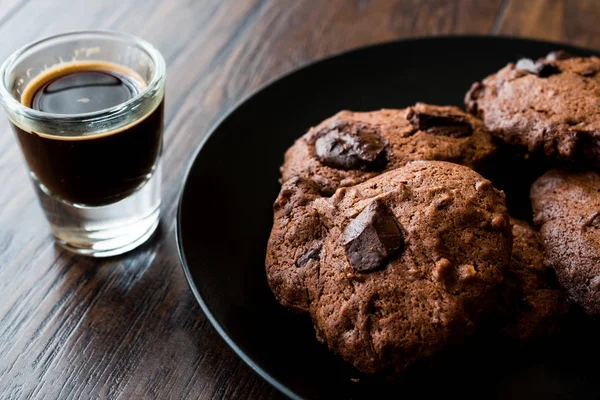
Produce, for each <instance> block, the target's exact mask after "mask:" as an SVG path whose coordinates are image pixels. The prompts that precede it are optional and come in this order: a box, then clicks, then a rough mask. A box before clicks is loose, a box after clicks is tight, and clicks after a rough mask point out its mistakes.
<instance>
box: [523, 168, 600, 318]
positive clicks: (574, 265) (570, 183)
mask: <svg viewBox="0 0 600 400" xmlns="http://www.w3.org/2000/svg"><path fill="white" fill-rule="evenodd" d="M531 201H532V204H533V211H534V214H535V219H534V221H535V223H536V224H537V225H538V226H539V227H540V233H541V235H542V239H543V241H544V252H545V263H546V265H550V266H553V267H554V268H555V270H556V274H557V276H558V280H559V282H560V284H561V286H562V287H563V288H564V289H565V291H566V293H567V296H568V297H569V298H570V299H571V300H573V302H575V303H577V304H579V305H580V306H581V307H582V308H583V309H584V310H585V311H586V312H587V313H588V314H591V315H600V173H598V172H594V171H588V172H575V171H565V170H552V171H549V172H548V173H546V174H545V175H543V176H542V177H540V178H539V179H538V180H537V181H535V182H534V184H533V186H532V187H531Z"/></svg>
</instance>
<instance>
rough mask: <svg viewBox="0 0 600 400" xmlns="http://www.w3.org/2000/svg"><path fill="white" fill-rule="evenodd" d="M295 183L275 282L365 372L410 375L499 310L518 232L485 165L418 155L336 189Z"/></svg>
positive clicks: (279, 214) (279, 230) (286, 197)
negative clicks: (325, 192) (327, 193)
mask: <svg viewBox="0 0 600 400" xmlns="http://www.w3.org/2000/svg"><path fill="white" fill-rule="evenodd" d="M293 182H294V181H292V180H290V181H288V182H286V183H285V184H284V192H285V193H284V194H283V195H280V197H279V198H278V200H277V203H276V213H275V225H274V228H273V231H272V234H271V239H270V241H269V246H268V250H267V262H266V265H267V276H268V278H269V284H270V286H271V289H272V290H273V292H274V293H275V295H276V296H277V298H278V299H279V300H280V301H281V302H282V303H283V304H284V305H288V306H289V305H290V304H292V305H293V307H294V308H295V309H300V310H305V309H308V310H309V311H310V314H311V316H312V319H313V322H314V325H315V329H316V332H317V337H318V338H319V340H321V341H323V342H324V343H326V344H327V345H328V346H329V348H330V349H331V350H333V351H334V352H336V353H338V354H339V355H341V356H342V357H343V358H344V359H346V360H347V361H349V362H351V363H353V364H354V365H355V366H356V367H357V368H358V369H359V370H361V371H363V372H367V373H375V372H385V373H390V374H393V373H395V372H399V371H401V370H403V369H404V368H406V367H407V366H408V365H410V364H411V363H413V362H414V361H416V360H417V359H419V358H421V357H426V356H430V355H433V354H435V353H436V352H438V351H440V350H441V349H443V348H445V347H446V346H447V345H448V344H449V343H452V342H456V341H460V340H462V339H463V338H464V337H465V336H466V335H468V334H470V333H471V331H473V329H474V327H475V325H476V323H477V321H478V319H479V317H480V316H481V314H482V313H483V312H484V311H485V310H488V309H490V308H491V307H492V304H493V302H494V299H495V295H496V294H497V290H498V289H499V285H500V284H501V282H502V279H503V274H504V269H505V266H506V265H508V264H509V262H510V252H511V243H512V238H511V233H510V224H509V221H508V218H509V217H508V213H507V211H506V206H505V201H504V195H503V194H502V192H499V191H498V190H496V189H494V188H493V186H492V185H491V183H490V182H489V181H487V180H486V179H484V178H482V177H481V176H480V175H479V174H477V173H476V172H474V171H473V170H471V169H469V168H467V167H464V166H460V165H457V164H451V163H447V162H439V161H415V162H410V163H408V164H407V165H406V166H404V167H401V168H398V169H396V170H393V171H390V172H387V173H384V174H382V175H379V176H377V177H374V178H372V179H370V180H368V181H366V182H364V183H361V184H359V185H356V186H354V187H350V188H340V189H339V190H337V191H336V193H335V194H334V195H333V196H331V197H329V198H327V197H320V196H315V190H316V189H315V187H314V186H310V189H308V190H306V189H307V188H306V187H305V188H304V189H299V188H300V186H302V185H305V184H306V181H303V180H300V179H298V178H296V179H295V183H293ZM290 187H296V188H298V189H297V190H296V191H293V190H291V189H290ZM290 190H291V191H290ZM300 193H304V194H300ZM305 193H310V194H305ZM304 196H308V197H304ZM300 199H302V200H300ZM286 207H289V209H290V210H299V211H297V212H296V213H295V214H294V212H293V211H284V210H286ZM291 243H294V244H295V245H294V246H292V245H291ZM294 247H296V248H297V250H296V251H294V250H293V249H294ZM303 279H304V284H302V280H303ZM301 299H306V301H307V302H306V304H302V303H301V301H302V300H301Z"/></svg>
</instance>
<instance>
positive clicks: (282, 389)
mask: <svg viewBox="0 0 600 400" xmlns="http://www.w3.org/2000/svg"><path fill="white" fill-rule="evenodd" d="M490 39H491V40H500V41H505V40H507V41H525V42H530V43H532V44H535V43H538V44H543V45H553V46H557V47H562V48H569V49H576V50H578V51H580V52H582V53H586V52H587V53H596V54H598V53H599V51H598V50H595V49H592V48H588V47H583V46H578V45H572V44H568V43H564V42H560V41H553V40H544V39H539V38H533V37H522V36H516V35H491V34H467V35H464V34H444V35H426V36H413V37H406V38H400V39H393V40H387V41H383V42H375V43H371V44H366V45H362V46H358V47H352V48H349V49H346V50H343V51H340V52H336V53H332V54H329V55H327V56H325V57H322V58H317V59H315V60H311V61H308V62H306V63H301V64H300V65H298V66H296V67H294V68H292V69H290V70H289V71H286V72H284V73H282V74H280V75H277V76H275V77H273V78H272V79H269V80H267V81H266V82H265V83H263V84H262V85H260V86H258V87H257V88H256V89H254V90H252V91H251V92H250V93H248V94H247V95H245V96H244V97H242V99H241V100H239V101H237V102H236V103H234V104H233V105H232V106H231V107H230V108H229V109H227V110H226V111H225V112H224V113H223V115H221V116H220V117H219V118H217V119H216V120H215V122H213V123H212V124H211V126H210V127H209V129H208V131H207V133H206V136H205V137H204V138H203V139H202V141H201V142H200V143H199V144H198V146H197V148H196V149H195V150H194V153H193V155H192V156H191V158H190V161H188V164H187V166H186V168H185V172H184V175H183V179H182V181H181V184H180V185H181V186H180V189H179V194H178V195H177V199H178V200H177V213H176V216H175V224H176V229H175V240H176V243H177V254H178V258H179V263H180V264H181V268H182V269H183V272H184V275H185V279H186V281H187V284H188V286H189V288H190V290H191V291H192V293H193V294H194V297H195V298H196V302H197V303H198V304H199V305H200V308H201V310H202V312H203V313H204V315H205V316H206V318H207V319H208V321H209V322H210V324H211V325H212V327H213V328H214V329H215V330H216V331H217V333H218V334H219V336H220V337H221V339H223V340H224V341H225V343H226V344H227V345H228V346H229V347H230V348H231V349H232V350H233V351H234V352H235V354H236V355H237V356H238V357H240V358H241V359H242V361H244V363H245V364H246V365H248V366H249V367H250V368H251V369H252V370H253V371H254V372H255V373H257V374H258V375H259V376H260V377H261V378H262V379H264V380H265V381H266V382H267V383H269V384H270V385H271V386H273V387H274V388H275V389H277V390H278V391H279V392H281V393H282V394H284V395H285V396H287V397H289V398H290V399H293V400H305V399H303V398H302V397H300V396H299V395H297V394H296V393H294V391H292V390H291V389H290V388H288V387H287V386H286V385H284V384H282V383H281V382H279V380H277V379H276V378H274V377H273V376H271V374H269V373H268V372H267V371H265V370H264V369H263V368H261V367H260V366H259V365H257V363H256V362H255V361H253V360H252V359H251V358H250V357H249V356H248V355H247V354H246V353H245V352H244V351H243V350H242V349H241V348H240V347H239V346H238V345H237V344H236V342H235V341H234V340H233V339H232V338H231V337H230V336H229V335H228V334H227V332H226V331H225V329H224V328H223V327H222V326H221V325H220V324H219V323H218V321H217V320H216V318H215V316H214V315H213V314H212V312H211V311H210V309H209V307H208V306H207V305H206V303H205V302H204V299H203V298H202V295H201V294H200V292H199V290H198V288H197V286H196V284H195V282H194V279H193V277H192V273H191V271H190V268H189V266H188V264H187V261H186V258H185V254H184V249H183V241H182V237H183V235H182V231H181V225H182V224H181V221H182V219H181V217H182V209H183V197H184V195H185V192H186V188H187V186H188V183H189V182H188V181H189V177H190V173H191V171H192V169H193V168H194V165H195V163H196V160H197V159H198V156H199V155H200V153H201V152H202V149H203V148H204V146H205V145H206V143H207V142H208V140H209V139H210V138H211V137H212V135H213V134H214V133H215V132H216V131H217V130H218V129H219V127H220V126H221V125H222V124H223V122H225V121H226V120H227V119H228V118H229V117H230V116H231V115H232V114H233V113H234V112H235V111H236V110H237V109H238V108H240V107H242V106H243V105H244V104H246V103H247V102H249V101H250V100H252V99H253V98H254V97H255V96H257V95H258V94H259V93H261V92H262V91H264V90H266V89H268V88H269V87H271V86H272V85H275V84H277V83H278V82H279V81H281V80H284V79H286V78H287V77H289V76H291V75H293V74H295V73H297V72H299V71H301V70H303V69H305V68H309V67H312V66H314V65H318V64H320V63H324V62H327V61H330V60H332V59H336V58H339V57H344V56H346V55H348V54H351V53H355V52H356V53H358V52H361V51H364V50H367V49H373V48H377V47H385V46H390V45H394V44H398V43H408V42H422V41H440V40H442V41H446V40H448V41H460V40H490Z"/></svg>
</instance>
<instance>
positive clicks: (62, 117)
mask: <svg viewBox="0 0 600 400" xmlns="http://www.w3.org/2000/svg"><path fill="white" fill-rule="evenodd" d="M78 35H99V36H104V37H105V38H107V39H111V38H113V39H122V40H125V41H128V42H131V43H133V44H135V45H137V46H139V47H140V48H141V49H142V50H144V51H145V52H147V53H148V55H149V56H150V58H151V60H152V62H153V63H154V74H153V76H152V79H151V80H150V82H149V83H148V85H147V86H146V87H145V88H144V90H142V91H141V92H140V93H138V94H137V95H135V96H134V97H132V98H131V99H129V100H127V101H125V102H123V103H121V104H117V105H115V106H112V107H109V108H105V109H102V110H97V111H92V112H88V113H81V114H56V113H49V112H45V111H39V110H35V109H33V108H29V107H27V106H25V105H23V104H22V103H21V102H20V101H18V100H17V99H15V98H14V97H13V95H12V93H11V92H10V90H9V89H8V88H7V78H8V76H7V75H8V73H9V71H10V70H11V67H12V66H13V65H14V64H15V62H16V61H17V60H18V59H19V57H21V56H22V55H23V54H25V53H26V52H27V51H30V50H32V49H35V47H37V46H39V45H41V44H43V43H46V42H49V41H52V40H56V39H59V38H65V37H67V38H68V37H69V36H78ZM166 69H167V67H166V63H165V60H164V58H163V56H162V54H161V53H160V51H158V49H156V48H155V47H154V46H153V45H152V44H151V43H150V42H148V41H146V40H144V39H142V38H140V37H138V36H135V35H132V34H129V33H124V32H116V31H111V30H102V29H97V30H81V31H70V32H63V33H59V34H57V35H52V36H47V37H44V38H43V39H39V40H35V41H32V42H29V43H27V44H25V45H23V46H22V47H20V48H19V49H17V50H16V51H15V52H13V53H12V54H11V55H10V56H9V57H8V58H7V59H6V60H5V61H4V62H3V63H2V65H0V101H2V103H4V106H5V108H6V109H7V112H8V111H9V110H10V113H14V114H17V115H20V116H22V117H25V118H27V119H32V120H36V121H43V122H49V123H53V122H54V123H55V122H67V121H68V122H73V121H78V122H86V123H89V122H95V121H99V120H104V119H105V118H107V117H116V116H118V115H120V114H122V113H125V112H127V110H129V109H131V107H132V106H134V105H137V104H140V103H142V102H143V101H144V100H146V99H147V98H148V97H152V96H153V95H154V93H155V92H156V91H157V89H160V87H161V85H163V84H164V80H165V76H166ZM9 117H10V115H9Z"/></svg>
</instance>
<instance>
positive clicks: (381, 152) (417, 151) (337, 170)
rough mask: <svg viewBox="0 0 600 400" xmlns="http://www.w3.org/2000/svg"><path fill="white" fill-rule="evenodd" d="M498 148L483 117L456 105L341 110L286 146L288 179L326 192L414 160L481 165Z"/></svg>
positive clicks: (285, 178) (285, 176)
mask: <svg viewBox="0 0 600 400" xmlns="http://www.w3.org/2000/svg"><path fill="white" fill-rule="evenodd" d="M494 150H495V146H494V144H493V141H492V138H491V136H490V134H489V133H488V132H487V131H486V130H485V128H484V127H483V124H482V123H481V121H479V120H477V119H476V118H473V117H472V116H470V115H468V114H466V113H464V112H463V111H462V110H460V109H459V108H456V107H442V106H433V105H428V104H423V103H417V104H416V105H415V106H413V107H409V108H406V109H403V110H385V109H384V110H380V111H374V112H350V111H341V112H339V113H338V114H336V115H335V116H333V117H331V118H329V119H327V120H325V121H323V122H322V123H320V124H319V125H317V126H316V127H314V128H311V129H310V130H309V131H308V133H306V134H305V135H304V136H303V137H301V138H300V139H298V140H297V141H296V143H295V144H294V145H293V146H292V147H291V148H290V149H289V150H288V151H287V152H286V154H285V161H284V164H283V166H282V167H281V175H282V182H286V181H288V180H289V179H291V178H293V177H302V178H306V179H309V180H311V181H313V182H315V183H316V184H317V185H318V186H319V187H320V188H321V191H322V193H323V194H324V195H331V194H332V193H333V192H334V191H335V189H337V188H339V187H346V186H352V185H355V184H357V183H360V182H363V181H365V180H367V179H369V178H372V177H374V176H376V175H378V174H380V173H382V172H384V171H389V170H392V169H394V168H398V167H400V166H402V165H405V164H406V163H407V162H409V161H414V160H442V161H450V162H455V163H458V164H463V165H466V166H469V167H472V168H476V167H477V166H478V165H479V164H480V163H481V162H482V161H483V160H484V159H485V158H486V157H488V156H489V155H490V154H492V153H493V152H494Z"/></svg>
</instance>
